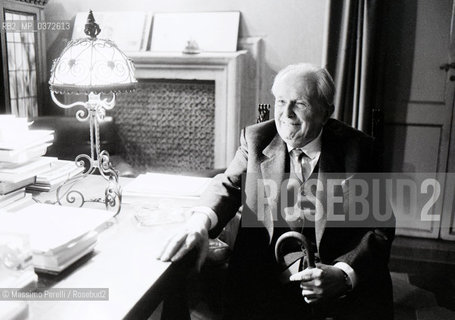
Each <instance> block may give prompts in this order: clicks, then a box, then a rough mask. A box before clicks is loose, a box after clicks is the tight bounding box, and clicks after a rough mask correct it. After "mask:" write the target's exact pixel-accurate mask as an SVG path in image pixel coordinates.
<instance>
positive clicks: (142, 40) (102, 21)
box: [72, 11, 152, 52]
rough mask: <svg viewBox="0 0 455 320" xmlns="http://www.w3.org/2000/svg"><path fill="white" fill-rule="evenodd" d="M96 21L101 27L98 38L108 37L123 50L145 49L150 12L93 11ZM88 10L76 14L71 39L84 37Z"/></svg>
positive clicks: (150, 21) (148, 33) (149, 26)
mask: <svg viewBox="0 0 455 320" xmlns="http://www.w3.org/2000/svg"><path fill="white" fill-rule="evenodd" d="M93 15H94V17H95V20H96V23H98V25H99V26H100V28H101V32H100V34H99V35H98V38H102V39H109V40H112V41H114V42H115V44H116V45H117V46H118V47H119V48H120V49H121V50H123V51H124V52H134V51H144V50H146V49H147V46H148V40H149V38H150V30H151V24H152V14H151V13H147V12H139V11H123V12H105V11H95V12H93ZM87 16H88V12H79V13H78V14H77V15H76V19H75V21H74V28H73V36H72V38H73V39H79V38H83V37H86V35H85V33H84V29H85V27H84V26H85V24H86V21H87Z"/></svg>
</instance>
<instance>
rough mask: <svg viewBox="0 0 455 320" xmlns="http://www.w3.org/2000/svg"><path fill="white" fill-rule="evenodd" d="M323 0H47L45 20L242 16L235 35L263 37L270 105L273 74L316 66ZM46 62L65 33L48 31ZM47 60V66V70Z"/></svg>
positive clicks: (265, 94) (67, 35) (60, 45)
mask: <svg viewBox="0 0 455 320" xmlns="http://www.w3.org/2000/svg"><path fill="white" fill-rule="evenodd" d="M326 5H327V1H326V0H167V1H163V0H161V1H159V0H134V1H133V0H130V1H124V0H122V1H120V0H101V1H100V0H96V1H94V0H77V1H76V0H51V1H49V3H48V4H47V6H46V8H45V15H46V19H47V20H60V19H61V20H63V19H68V20H69V19H74V16H75V14H76V13H77V12H80V11H87V12H88V10H89V9H92V10H93V11H94V14H95V19H96V11H126V10H130V11H135V10H136V11H137V10H139V11H141V10H144V11H150V12H197V11H229V10H235V11H240V12H241V22H240V36H241V37H245V36H261V37H262V38H263V39H264V50H265V59H264V60H265V65H264V68H263V74H262V81H263V90H262V92H261V102H263V103H272V102H273V100H271V99H272V97H271V95H270V93H269V91H270V86H271V82H272V80H273V77H274V75H275V73H276V72H277V71H278V70H280V69H281V68H283V67H285V66H286V65H288V64H291V63H296V62H311V63H315V64H320V63H321V56H322V48H323V44H322V42H323V36H322V35H323V31H324V24H325V23H324V18H325V9H326ZM46 37H47V49H48V57H49V59H53V58H55V57H56V56H57V55H58V53H59V52H60V51H61V50H62V49H63V48H64V46H65V41H66V40H68V38H70V33H69V32H68V33H52V32H48V33H47V34H46ZM50 65H51V64H50V62H49V68H50Z"/></svg>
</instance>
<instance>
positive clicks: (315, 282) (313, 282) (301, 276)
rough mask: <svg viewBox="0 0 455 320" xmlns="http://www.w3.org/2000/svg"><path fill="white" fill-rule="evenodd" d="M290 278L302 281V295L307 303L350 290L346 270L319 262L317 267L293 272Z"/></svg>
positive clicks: (336, 295) (334, 296)
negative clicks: (346, 279)
mask: <svg viewBox="0 0 455 320" xmlns="http://www.w3.org/2000/svg"><path fill="white" fill-rule="evenodd" d="M289 280H291V281H300V288H301V289H302V295H303V296H304V298H305V301H306V302H307V303H313V302H316V301H318V300H320V299H323V298H324V299H326V298H337V297H340V296H342V295H343V294H345V293H346V292H347V291H348V287H347V286H346V281H345V275H344V272H343V271H342V270H341V269H339V268H337V267H334V266H331V265H326V264H317V266H316V268H311V269H309V268H307V269H305V270H303V271H301V272H298V273H296V274H293V275H292V276H291V277H290V278H289Z"/></svg>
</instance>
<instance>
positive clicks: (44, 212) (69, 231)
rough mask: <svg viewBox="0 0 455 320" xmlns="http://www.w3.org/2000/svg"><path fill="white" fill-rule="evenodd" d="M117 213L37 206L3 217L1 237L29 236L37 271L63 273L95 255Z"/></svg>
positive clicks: (2, 214) (0, 230) (33, 261)
mask: <svg viewBox="0 0 455 320" xmlns="http://www.w3.org/2000/svg"><path fill="white" fill-rule="evenodd" d="M113 215H114V214H113V212H109V211H106V210H96V209H87V208H75V207H62V206H58V205H49V204H41V203H39V204H38V203H37V204H34V205H31V206H28V207H27V208H24V209H21V210H19V211H17V212H2V213H1V214H0V233H1V232H10V233H11V232H13V233H17V234H23V235H26V236H27V237H28V239H29V241H30V246H31V250H32V254H33V259H32V263H33V266H34V267H35V270H38V271H41V272H47V273H59V272H61V271H63V270H64V269H65V268H67V267H68V266H70V265H71V264H73V263H74V262H75V261H77V260H78V259H80V258H81V257H83V256H85V255H86V254H88V253H90V252H91V251H93V249H94V247H95V245H96V243H97V239H98V232H99V231H100V230H103V229H105V228H106V223H107V222H108V221H109V220H110V219H111V218H112V216H113Z"/></svg>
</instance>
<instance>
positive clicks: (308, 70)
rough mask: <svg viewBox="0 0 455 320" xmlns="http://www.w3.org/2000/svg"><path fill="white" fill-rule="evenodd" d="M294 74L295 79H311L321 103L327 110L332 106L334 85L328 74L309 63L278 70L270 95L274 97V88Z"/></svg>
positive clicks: (323, 69)
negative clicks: (287, 76)
mask: <svg viewBox="0 0 455 320" xmlns="http://www.w3.org/2000/svg"><path fill="white" fill-rule="evenodd" d="M290 73H294V74H296V76H297V77H302V78H305V77H307V76H311V77H313V79H314V81H315V83H316V89H317V91H318V92H317V93H318V96H319V99H320V101H322V102H323V103H324V104H325V105H326V107H327V108H328V109H330V108H331V107H332V106H333V102H334V98H335V84H334V83H333V79H332V76H331V75H330V74H329V72H328V71H327V70H326V69H325V68H322V67H319V66H316V65H314V64H311V63H298V64H291V65H289V66H287V67H286V68H284V69H282V70H280V72H278V74H277V75H276V76H275V80H274V81H273V85H272V93H273V94H274V95H275V88H276V85H277V83H279V82H280V81H281V80H282V79H283V78H284V76H286V75H288V74H290Z"/></svg>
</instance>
